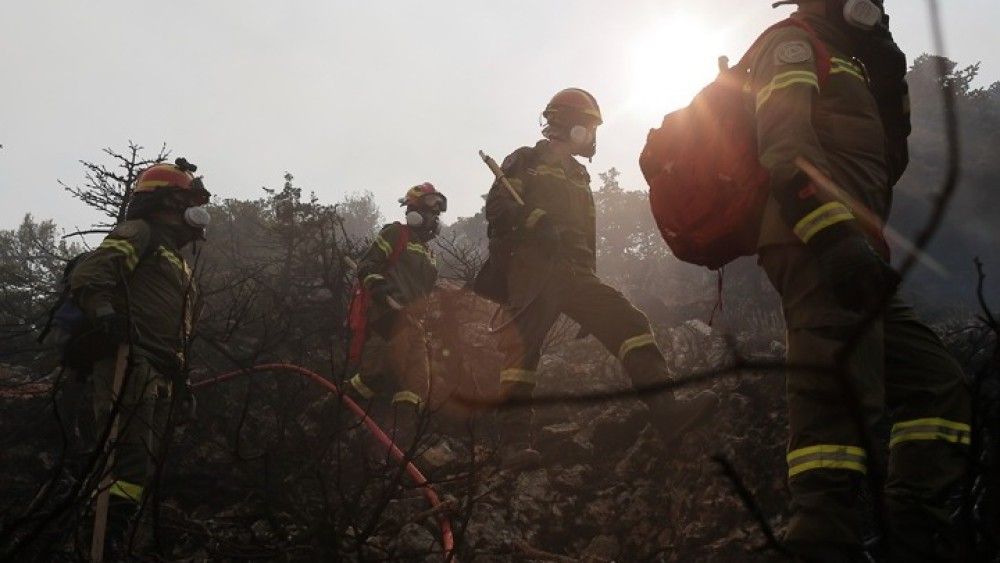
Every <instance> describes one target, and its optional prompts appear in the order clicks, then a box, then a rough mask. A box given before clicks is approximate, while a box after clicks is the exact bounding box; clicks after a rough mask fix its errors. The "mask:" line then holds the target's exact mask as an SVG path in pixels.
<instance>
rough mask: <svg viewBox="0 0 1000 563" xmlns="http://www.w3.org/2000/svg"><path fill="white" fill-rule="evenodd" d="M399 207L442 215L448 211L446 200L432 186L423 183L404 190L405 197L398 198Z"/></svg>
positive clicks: (428, 183)
mask: <svg viewBox="0 0 1000 563" xmlns="http://www.w3.org/2000/svg"><path fill="white" fill-rule="evenodd" d="M399 205H400V207H402V206H406V207H408V208H412V209H433V210H435V211H438V212H439V213H444V212H445V211H447V210H448V198H447V197H445V195H444V194H443V193H441V192H439V191H437V189H436V188H435V187H434V184H431V183H430V182H424V183H423V184H420V185H417V186H413V187H412V188H410V189H408V190H406V195H404V196H403V197H401V198H399Z"/></svg>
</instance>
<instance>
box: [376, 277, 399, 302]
mask: <svg viewBox="0 0 1000 563" xmlns="http://www.w3.org/2000/svg"><path fill="white" fill-rule="evenodd" d="M371 292H372V301H376V302H378V303H384V304H385V305H388V306H390V307H391V306H392V305H390V303H389V298H392V299H393V300H394V301H395V302H396V303H398V304H402V297H400V295H399V292H397V291H396V290H395V289H394V288H393V287H392V286H391V285H390V284H389V282H386V281H384V280H383V281H380V282H378V283H376V284H375V285H373V286H372V287H371Z"/></svg>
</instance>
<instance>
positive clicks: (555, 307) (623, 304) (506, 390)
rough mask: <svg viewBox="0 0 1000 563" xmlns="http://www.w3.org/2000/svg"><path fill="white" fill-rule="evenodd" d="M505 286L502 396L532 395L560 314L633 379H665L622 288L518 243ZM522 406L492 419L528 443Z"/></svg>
mask: <svg viewBox="0 0 1000 563" xmlns="http://www.w3.org/2000/svg"><path fill="white" fill-rule="evenodd" d="M507 285H508V291H509V302H508V305H506V306H505V307H504V309H503V313H504V314H503V318H504V324H505V326H504V328H503V330H501V332H500V338H499V349H500V352H501V353H502V354H503V366H502V369H501V372H500V388H501V394H502V398H503V399H506V398H528V397H531V395H532V394H533V392H534V389H535V386H536V385H537V382H538V378H537V374H536V370H537V368H538V362H539V360H540V359H541V354H542V347H543V344H544V342H545V337H546V336H547V335H548V333H549V329H551V328H552V325H553V324H555V322H556V320H558V318H559V315H560V314H566V315H567V316H569V317H570V318H571V319H573V320H574V321H576V322H577V323H579V324H580V326H581V327H582V329H583V330H584V331H586V332H587V333H590V334H593V335H594V336H595V337H596V338H597V339H598V340H599V341H600V342H601V344H603V345H604V347H605V348H607V350H608V351H609V352H611V353H612V354H614V355H615V356H616V357H618V359H619V360H620V361H622V363H623V365H624V367H625V371H626V373H627V374H628V375H629V377H630V378H631V380H632V383H633V384H634V385H645V384H650V383H654V382H660V381H664V380H666V379H667V366H666V362H665V360H664V358H663V354H662V353H661V352H660V349H659V348H658V347H657V345H656V341H655V339H654V338H653V334H652V331H651V330H650V326H649V321H648V320H647V319H646V316H645V315H643V314H642V313H641V312H640V311H639V310H638V309H636V308H635V307H634V306H632V304H631V303H629V301H628V299H626V298H625V296H623V295H622V294H621V292H619V291H618V290H616V289H614V288H612V287H611V286H609V285H606V284H604V283H602V282H601V280H600V279H598V278H597V276H596V275H595V273H594V272H593V270H592V269H591V268H590V267H588V266H586V265H580V264H574V263H572V262H569V261H566V260H556V259H553V257H552V256H550V255H548V254H546V253H545V252H544V251H543V250H542V249H540V248H536V247H531V248H522V249H518V250H517V251H516V252H515V254H514V255H513V256H512V257H511V260H510V264H509V266H508V271H507ZM665 395H669V397H670V399H672V395H670V394H665ZM644 399H645V397H644ZM656 400H657V397H653V398H651V400H650V401H647V402H648V403H650V402H651V403H653V404H655V403H656ZM651 406H653V405H651ZM527 411H528V412H527V414H526V413H525V412H524V411H523V410H521V409H501V411H500V415H499V418H498V422H499V424H500V426H501V433H502V434H503V436H502V438H503V439H504V440H505V441H514V442H530V427H531V414H532V413H531V410H530V409H527Z"/></svg>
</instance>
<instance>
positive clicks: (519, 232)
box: [486, 140, 597, 272]
mask: <svg viewBox="0 0 1000 563" xmlns="http://www.w3.org/2000/svg"><path fill="white" fill-rule="evenodd" d="M501 167H502V168H503V172H504V175H505V176H506V177H507V178H508V180H509V181H510V183H511V185H512V187H513V188H514V189H515V190H516V191H517V192H518V195H520V196H521V198H522V199H523V200H524V205H523V206H522V205H520V204H518V203H517V201H515V200H514V198H513V197H512V196H511V195H510V193H509V192H508V191H507V189H506V188H505V187H504V186H503V184H502V183H501V182H499V181H496V182H494V183H493V186H492V187H491V188H490V192H489V194H488V195H487V196H486V220H487V221H489V230H488V235H489V237H490V239H491V242H492V241H494V240H496V239H504V240H506V241H507V242H509V243H510V244H511V246H512V248H513V250H514V252H516V249H517V247H518V246H520V245H524V244H529V245H532V244H536V242H537V241H536V240H534V239H535V235H536V233H537V229H538V228H539V226H540V225H542V223H543V222H549V226H548V228H553V229H556V230H557V231H558V232H559V239H560V244H559V248H558V249H557V250H556V252H557V254H558V257H559V258H563V259H567V260H569V261H570V262H571V263H573V264H575V265H577V266H582V267H584V268H585V269H587V270H589V271H591V272H593V271H595V270H596V263H597V262H596V261H597V254H596V253H597V250H596V249H597V243H596V236H597V230H596V224H595V216H596V213H595V208H594V196H593V194H592V193H591V191H590V175H589V174H588V173H587V169H586V168H585V167H584V166H583V165H582V164H580V163H579V162H577V161H576V159H574V158H572V157H566V158H562V157H560V156H558V155H556V154H554V153H553V152H552V151H551V149H550V148H549V142H548V141H547V140H542V141H539V142H538V143H537V144H535V146H534V147H521V148H519V149H517V150H516V151H514V152H513V153H511V154H510V155H509V156H507V158H505V159H504V161H503V165H502V166H501Z"/></svg>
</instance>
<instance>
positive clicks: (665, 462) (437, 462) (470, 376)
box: [0, 318, 788, 563]
mask: <svg viewBox="0 0 1000 563" xmlns="http://www.w3.org/2000/svg"><path fill="white" fill-rule="evenodd" d="M438 320H442V319H438ZM443 321H444V322H445V324H446V325H447V326H449V327H451V329H452V330H454V329H456V328H457V330H459V331H460V332H461V333H462V335H463V338H462V342H463V345H462V346H461V347H453V348H451V349H449V350H448V351H447V353H442V351H443V350H442V348H441V347H440V346H439V347H438V348H437V349H436V353H435V356H436V361H435V366H436V367H437V368H439V369H441V370H444V369H445V368H448V369H449V370H450V371H449V373H456V372H459V371H460V372H462V374H463V375H462V378H460V379H455V378H452V377H448V376H446V375H442V376H441V377H440V379H439V380H437V381H438V383H439V385H438V389H439V391H441V393H440V394H439V396H438V406H437V408H436V409H435V413H434V415H433V417H432V421H431V426H430V428H429V430H428V432H427V433H426V435H425V436H423V437H422V441H421V444H422V447H421V451H423V450H425V449H426V454H425V455H424V456H423V458H422V462H421V464H422V469H424V470H425V473H426V474H427V475H428V477H429V478H430V480H431V481H432V482H433V483H434V487H435V488H436V490H437V491H438V492H439V494H441V495H442V497H443V498H444V499H445V500H446V502H447V505H448V507H449V510H448V512H447V514H448V517H449V518H450V520H451V522H452V525H453V527H454V532H455V540H456V545H457V550H456V556H457V559H458V560H459V561H466V562H467V561H481V562H489V561H525V560H538V561H566V562H568V561H585V562H591V563H596V562H610V561H663V562H673V561H768V560H771V559H774V558H775V555H774V554H773V552H770V551H768V550H766V549H763V547H764V545H765V541H764V536H763V535H762V534H761V533H760V531H759V529H758V527H757V524H756V523H755V522H754V521H753V519H752V518H751V517H750V515H749V513H748V511H747V508H746V507H745V506H744V504H743V502H741V500H740V499H739V497H738V496H737V494H736V493H735V491H734V488H733V486H732V484H731V482H730V480H729V479H728V478H727V477H725V476H724V475H723V473H722V471H721V466H720V465H719V463H718V462H717V461H716V460H715V459H716V458H721V459H724V460H726V461H728V462H729V463H730V464H731V466H732V467H733V468H734V469H735V471H736V473H737V474H738V475H739V476H740V478H741V480H742V481H743V482H744V483H745V484H746V485H747V487H748V488H749V489H750V491H751V492H752V493H753V495H754V497H755V498H756V501H757V502H758V503H759V506H760V508H761V509H762V510H763V513H764V514H765V515H767V517H768V518H769V520H770V524H771V526H772V527H773V528H775V529H776V530H778V531H779V532H780V530H782V529H783V527H784V525H785V524H786V522H787V512H786V505H787V500H788V499H787V492H786V486H785V470H784V460H783V458H784V443H785V432H786V421H785V415H784V412H785V409H784V380H783V377H782V376H781V375H780V374H778V373H773V372H766V371H757V372H748V371H743V372H740V373H735V374H730V375H727V376H723V377H719V378H717V379H715V380H712V381H710V382H707V383H703V384H700V385H697V386H694V387H690V388H688V387H685V388H683V389H681V390H680V391H679V394H680V395H681V396H684V395H686V394H690V393H694V392H697V391H698V390H700V389H705V388H710V389H712V390H713V391H714V392H715V393H717V394H718V395H719V396H720V398H721V399H722V402H721V405H720V407H719V409H718V411H717V412H716V413H715V414H714V416H713V418H712V420H711V421H710V422H709V423H708V424H706V425H705V426H703V427H702V428H699V429H697V430H696V431H693V432H691V433H689V434H687V435H686V436H684V437H683V438H681V439H680V440H678V441H677V442H675V443H672V444H669V445H664V444H662V443H661V441H660V440H659V438H658V435H657V433H656V432H655V431H654V430H653V428H652V427H651V426H649V425H647V423H646V416H647V411H646V409H645V407H644V406H643V405H642V403H640V402H639V401H638V400H636V399H635V398H631V397H623V398H620V399H617V400H614V401H611V402H600V403H593V404H579V403H569V402H567V403H562V404H555V405H550V406H546V407H544V408H539V409H538V412H537V416H536V427H537V439H536V444H537V447H538V449H539V450H540V451H541V453H542V454H543V459H544V464H543V466H542V467H541V468H538V469H535V470H531V471H524V472H510V471H504V470H500V469H499V468H498V465H497V462H496V459H495V457H494V456H493V453H492V452H493V448H494V446H495V442H494V439H493V435H494V431H495V430H496V429H495V427H494V425H493V421H492V417H491V416H490V414H489V411H488V410H483V409H478V410H477V409H469V408H466V407H464V406H460V405H459V406H456V403H455V402H454V401H452V402H447V401H445V400H444V398H445V397H446V396H448V393H454V392H458V393H460V394H463V395H465V396H478V397H480V398H483V397H485V398H489V397H490V396H491V394H492V393H495V385H496V383H495V377H496V376H495V374H496V373H497V372H496V369H497V364H498V361H499V359H498V357H497V356H496V354H495V353H494V352H493V347H492V346H491V345H488V342H489V336H488V335H487V334H486V332H485V330H484V327H483V326H482V325H481V323H479V324H478V325H475V326H472V325H469V326H465V325H463V322H464V321H463V319H455V318H445V319H443ZM470 322H471V321H470ZM574 329H575V327H572V326H564V327H562V328H560V329H558V330H556V331H555V336H554V339H553V342H552V343H551V345H550V346H549V347H548V348H547V351H546V355H545V357H544V361H543V364H542V368H541V372H542V381H543V383H542V384H541V386H540V388H539V390H538V392H539V394H542V395H548V394H553V393H568V394H579V393H583V392H587V391H595V390H610V389H620V388H623V387H624V386H625V385H626V380H625V378H624V376H623V374H622V373H621V370H620V368H619V367H618V365H617V362H615V361H614V360H613V359H611V358H609V357H608V356H607V354H606V353H605V352H604V351H603V350H602V349H601V348H600V346H599V345H598V344H597V343H596V342H595V341H594V340H593V339H592V338H588V339H584V340H575V339H573V338H572V336H573V333H574V332H575V330H574ZM432 330H433V329H432ZM439 332H440V331H439ZM658 332H659V334H660V339H661V344H662V345H663V347H664V349H665V350H670V351H671V352H672V354H671V356H670V360H671V368H672V370H673V371H674V372H675V373H676V374H678V375H681V374H686V373H692V372H695V371H703V370H709V369H712V368H718V367H721V366H725V365H728V364H729V363H731V362H732V361H733V353H734V350H735V351H737V352H738V354H739V355H740V356H741V357H744V358H751V359H756V360H775V361H777V360H780V358H781V356H782V354H783V346H782V345H781V344H780V343H779V342H777V341H776V339H777V338H780V335H776V334H774V333H773V331H761V332H756V333H746V334H744V335H743V336H741V337H739V338H724V337H723V336H721V335H720V334H719V333H718V332H716V331H714V330H713V329H710V328H709V327H707V325H705V324H704V323H702V322H700V321H689V322H687V323H684V324H682V325H679V326H675V327H672V328H663V329H661V330H659V331H658ZM3 370H4V371H3V373H2V376H3V386H2V389H3V393H0V408H2V409H3V416H2V420H0V425H2V427H0V436H2V438H0V440H2V443H0V452H2V453H0V483H2V488H3V494H2V499H3V500H2V503H3V507H2V509H3V510H2V513H0V514H2V515H0V545H2V546H4V550H5V553H8V554H9V553H10V551H9V549H10V547H11V546H12V545H13V544H12V543H11V542H17V541H23V540H25V539H26V538H27V539H31V540H32V541H31V542H29V543H28V544H27V545H26V547H25V548H24V549H23V550H21V551H19V552H18V558H19V559H22V560H23V559H27V560H30V559H36V560H50V559H51V558H52V554H53V553H54V552H56V551H64V552H65V551H67V550H70V548H71V547H72V542H71V541H68V540H66V539H65V538H66V534H62V535H61V536H60V533H59V532H60V530H67V529H71V528H73V527H74V526H75V525H76V522H77V521H78V518H79V516H80V514H82V512H81V507H83V506H85V505H86V504H87V503H86V502H82V501H81V500H80V499H81V498H82V497H79V498H76V500H75V501H74V497H72V495H69V496H64V497H61V498H64V499H66V502H65V503H63V504H60V503H59V502H56V501H57V500H59V499H58V498H57V499H55V500H50V501H48V502H47V503H44V504H43V506H41V508H40V509H39V510H36V511H35V513H33V514H31V515H30V516H32V517H33V518H34V519H31V518H29V519H27V520H24V519H21V518H20V516H23V515H24V513H25V509H26V508H27V507H28V505H29V503H30V502H31V500H32V498H33V497H34V496H35V494H36V492H37V490H38V487H39V486H40V485H41V484H42V483H43V482H44V481H45V479H46V478H47V477H48V476H50V475H52V472H53V471H54V470H55V469H56V468H57V467H58V466H59V460H60V456H59V452H60V451H61V445H60V444H61V437H60V436H61V433H60V431H59V428H60V426H59V425H58V424H56V422H55V417H54V416H53V412H54V408H53V405H54V404H55V403H54V402H53V401H52V399H51V393H48V392H46V387H47V385H48V384H49V383H51V381H50V378H49V379H46V378H44V377H40V376H38V375H37V374H35V373H33V372H32V371H30V370H24V369H18V368H11V367H9V366H8V367H5V368H3ZM199 412H200V414H199V417H198V419H197V420H196V421H191V422H188V423H187V424H185V425H183V426H181V427H178V428H176V429H175V439H174V445H173V447H172V449H171V450H170V452H169V463H168V464H167V466H166V469H165V471H164V474H163V478H162V480H161V483H160V491H161V492H162V497H161V498H162V502H161V503H160V504H159V507H158V511H157V514H158V521H157V523H158V529H159V537H160V540H161V545H162V548H161V553H163V559H167V560H193V561H202V560H228V561H248V560H302V561H310V560H343V561H354V560H390V561H398V560H405V561H440V560H441V559H442V555H441V545H440V543H439V538H440V534H439V529H438V526H437V523H436V521H435V514H433V513H428V508H429V507H428V505H427V503H426V501H425V499H424V498H423V497H422V496H421V495H420V492H419V491H418V490H416V489H415V488H414V487H413V486H412V484H411V483H410V482H409V481H408V479H407V478H406V477H405V476H404V475H402V474H401V473H400V471H399V470H398V467H397V466H396V465H395V464H393V463H386V461H385V459H384V456H383V455H381V454H380V453H379V452H378V451H377V450H376V449H375V448H373V447H372V445H371V441H370V440H369V439H368V438H367V434H366V433H365V432H364V430H363V429H361V428H359V427H358V425H357V423H356V422H355V421H353V420H352V419H351V417H350V416H348V414H347V413H345V412H344V411H343V409H341V408H339V404H338V402H337V401H336V400H334V399H333V398H332V396H330V395H324V394H323V393H322V392H321V390H320V389H319V388H317V387H316V386H314V385H312V384H310V383H309V382H307V381H304V380H299V379H297V378H294V377H288V376H276V375H275V376H271V375H261V376H253V377H250V378H246V379H244V380H241V381H234V382H231V383H227V384H222V385H220V386H218V387H215V388H210V389H207V390H205V391H204V392H202V393H200V404H199ZM62 508H65V510H61V509H62ZM48 515H53V516H52V517H51V518H50V519H49V521H47V522H43V521H42V520H41V519H39V517H44V516H48ZM43 524H44V525H43ZM36 528H38V529H39V530H40V531H39V534H37V536H34V537H31V531H32V530H33V529H36ZM64 557H66V558H67V559H69V560H72V559H73V558H74V557H75V556H74V555H73V554H72V553H70V554H66V555H64Z"/></svg>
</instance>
